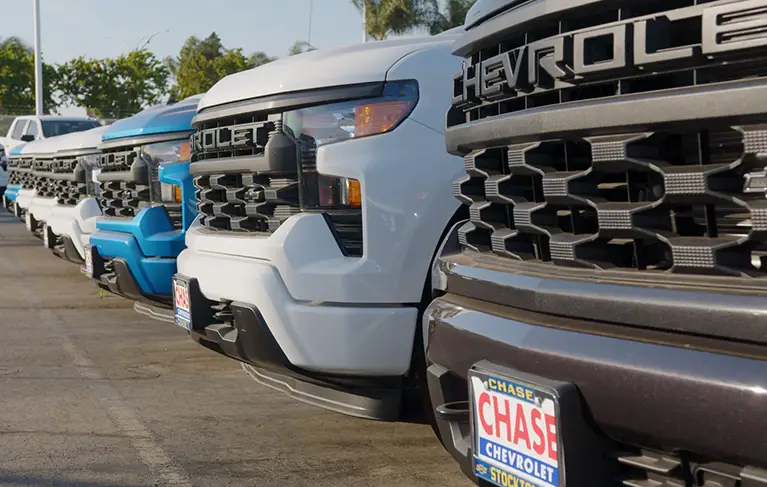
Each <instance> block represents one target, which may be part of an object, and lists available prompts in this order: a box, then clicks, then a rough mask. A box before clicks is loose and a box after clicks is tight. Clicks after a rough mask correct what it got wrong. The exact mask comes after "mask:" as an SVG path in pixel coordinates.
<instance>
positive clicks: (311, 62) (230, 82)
mask: <svg viewBox="0 0 767 487" xmlns="http://www.w3.org/2000/svg"><path fill="white" fill-rule="evenodd" d="M457 37H458V36H457V35H456V34H454V33H450V34H446V35H437V36H432V37H416V38H405V39H395V40H390V41H381V42H368V43H360V44H353V45H350V46H345V47H339V48H334V49H320V50H317V51H311V52H306V53H303V54H298V55H295V56H289V57H287V58H283V59H278V60H277V61H272V62H271V63H268V64H264V65H261V66H258V67H257V68H254V69H250V70H248V71H243V72H240V73H236V74H232V75H229V76H227V77H226V78H224V79H222V80H221V81H219V82H218V83H216V84H215V85H214V86H213V88H211V89H210V90H209V91H208V92H207V93H206V94H205V95H204V96H203V98H202V100H200V104H199V105H198V107H197V108H198V111H202V110H204V109H206V108H210V107H213V106H217V105H223V104H226V103H231V102H236V101H241V100H247V99H252V98H260V97H263V96H269V95H274V94H277V93H289V92H293V91H301V90H311V89H317V88H326V87H331V86H340V85H353V84H358V83H374V82H380V81H385V80H386V73H387V72H388V71H389V68H391V67H392V65H393V64H394V63H396V62H397V61H399V60H400V59H402V58H403V57H404V56H406V55H408V54H410V53H412V52H414V51H417V50H419V49H424V48H427V47H430V46H437V45H440V44H447V45H450V44H452V43H453V41H454V40H455V39H456V38H457Z"/></svg>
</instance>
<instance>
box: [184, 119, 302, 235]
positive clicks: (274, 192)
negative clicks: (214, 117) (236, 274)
mask: <svg viewBox="0 0 767 487" xmlns="http://www.w3.org/2000/svg"><path fill="white" fill-rule="evenodd" d="M191 139H192V144H191V145H192V150H193V156H192V162H193V163H195V162H198V161H210V160H218V161H219V162H222V163H223V162H227V161H232V160H240V161H246V160H249V161H250V162H251V163H252V166H253V169H252V170H251V169H245V170H236V171H226V172H223V171H222V172H211V173H206V174H202V175H198V176H196V177H195V178H194V184H195V187H196V188H197V193H196V195H197V201H198V204H197V210H198V211H199V212H200V214H201V215H202V217H201V220H200V221H201V223H202V225H204V226H205V227H207V228H209V229H212V230H223V231H235V232H257V233H272V232H274V231H275V230H277V228H278V227H279V226H280V225H281V224H282V222H284V221H285V220H287V219H288V218H289V217H290V216H292V215H294V214H296V213H298V212H299V194H298V167H297V165H296V164H290V165H289V167H287V168H285V167H282V166H280V167H265V168H262V170H257V169H256V168H257V167H258V166H259V162H258V161H259V160H261V159H264V158H265V157H266V153H265V152H266V145H267V143H269V141H270V140H272V141H274V142H273V144H276V142H278V141H279V142H280V143H282V144H288V145H290V146H292V148H289V149H288V150H292V151H293V152H294V153H295V150H296V149H295V147H294V146H293V143H292V141H290V139H288V138H287V136H286V135H285V134H284V133H283V131H282V120H281V119H277V118H272V119H269V120H267V119H266V118H265V117H261V116H258V115H256V116H251V117H247V118H245V119H222V120H218V121H216V122H213V123H211V124H210V125H206V126H204V127H201V128H200V130H198V131H197V132H196V133H195V134H194V135H192V138H191ZM222 167H223V164H222Z"/></svg>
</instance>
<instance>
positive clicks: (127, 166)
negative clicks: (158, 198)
mask: <svg viewBox="0 0 767 487" xmlns="http://www.w3.org/2000/svg"><path fill="white" fill-rule="evenodd" d="M99 159H100V166H101V173H100V174H99V186H100V193H99V200H100V201H99V202H100V204H101V208H102V210H103V212H104V215H106V216H110V217H124V218H132V217H134V216H136V215H137V214H138V213H139V212H140V211H141V210H142V209H143V208H146V207H148V206H151V203H150V201H151V200H150V191H149V183H150V180H149V179H150V177H149V170H148V165H147V164H146V162H144V161H143V160H142V159H141V158H140V157H139V153H138V149H137V148H136V149H134V148H129V149H127V150H126V149H125V148H120V149H112V150H105V151H104V152H103V153H102V154H101V156H100V158H99Z"/></svg>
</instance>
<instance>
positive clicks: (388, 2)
mask: <svg viewBox="0 0 767 487" xmlns="http://www.w3.org/2000/svg"><path fill="white" fill-rule="evenodd" d="M352 3H353V4H354V6H355V7H357V9H359V10H360V11H363V8H362V7H363V5H364V7H365V8H364V11H365V21H366V22H365V24H366V25H367V30H368V35H369V36H371V37H372V38H373V39H375V40H378V41H381V40H384V39H386V38H387V37H388V36H389V35H390V34H405V33H407V32H410V31H412V30H413V29H415V28H418V27H428V26H429V24H430V22H431V21H432V20H433V12H434V11H435V9H436V10H439V8H438V6H437V0H379V1H378V2H372V1H370V0H352Z"/></svg>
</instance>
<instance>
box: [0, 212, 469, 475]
mask: <svg viewBox="0 0 767 487" xmlns="http://www.w3.org/2000/svg"><path fill="white" fill-rule="evenodd" d="M0 212H2V213H1V214H0V282H2V288H0V289H1V290H0V324H1V325H2V343H1V344H0V485H2V486H35V487H37V486H83V487H129V486H148V485H177V486H206V487H208V486H214V487H215V486H246V485H253V486H263V487H269V486H280V487H286V486H287V487H293V486H313V487H321V486H328V487H330V486H332V487H345V486H368V485H370V486H376V487H387V486H396V487H409V486H435V487H436V486H439V487H452V486H456V487H467V486H468V485H471V484H470V483H469V482H468V481H467V480H466V479H465V478H464V477H463V476H462V475H461V473H460V472H459V470H458V468H457V466H456V465H455V464H454V463H453V462H452V460H451V459H450V457H449V455H448V454H447V453H446V452H445V451H444V450H443V448H442V447H441V446H440V445H439V444H438V442H437V440H436V439H435V437H434V435H433V433H432V431H431V429H430V428H429V427H428V426H425V425H416V424H403V423H380V422H372V421H365V420H360V419H354V418H348V417H345V416H341V415H338V414H335V413H330V412H326V411H324V410H321V409H317V408H314V407H312V406H308V405H305V404H302V403H298V402H296V401H294V400H292V399H290V398H288V397H287V396H285V395H283V394H281V393H279V392H274V391H271V390H269V389H266V388H264V387H263V386H261V385H259V384H257V383H255V382H254V381H253V380H252V379H250V378H249V377H248V376H247V375H246V374H245V372H244V371H243V370H242V368H241V367H240V365H239V364H238V363H236V362H235V361H233V360H230V359H226V358H224V357H220V356H218V355H216V354H215V353H213V352H210V351H208V350H205V349H203V348H202V347H200V346H199V345H196V344H195V343H194V342H192V341H191V340H190V339H189V338H188V336H187V334H186V333H185V332H184V331H183V330H181V329H179V328H176V327H175V326H174V325H169V324H164V323H160V322H155V321H152V320H151V319H149V318H145V317H143V316H141V315H139V314H137V313H135V312H134V311H133V307H132V303H131V302H129V301H127V300H124V299H121V298H117V297H114V296H111V295H106V294H104V293H103V292H100V291H99V290H98V288H97V287H96V286H95V285H94V284H93V283H91V282H90V281H89V280H88V279H86V278H85V277H84V276H83V275H82V274H80V272H79V268H78V266H77V265H75V264H71V263H68V262H65V261H63V260H60V259H58V258H56V257H55V256H53V254H51V252H50V251H48V250H47V249H45V248H43V245H42V242H41V241H40V240H38V239H37V238H35V237H34V236H32V235H31V234H30V233H28V232H27V230H26V229H25V227H24V225H23V224H22V223H21V222H18V221H17V220H16V219H15V218H13V217H12V216H10V215H9V214H6V213H5V212H4V210H0Z"/></svg>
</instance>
